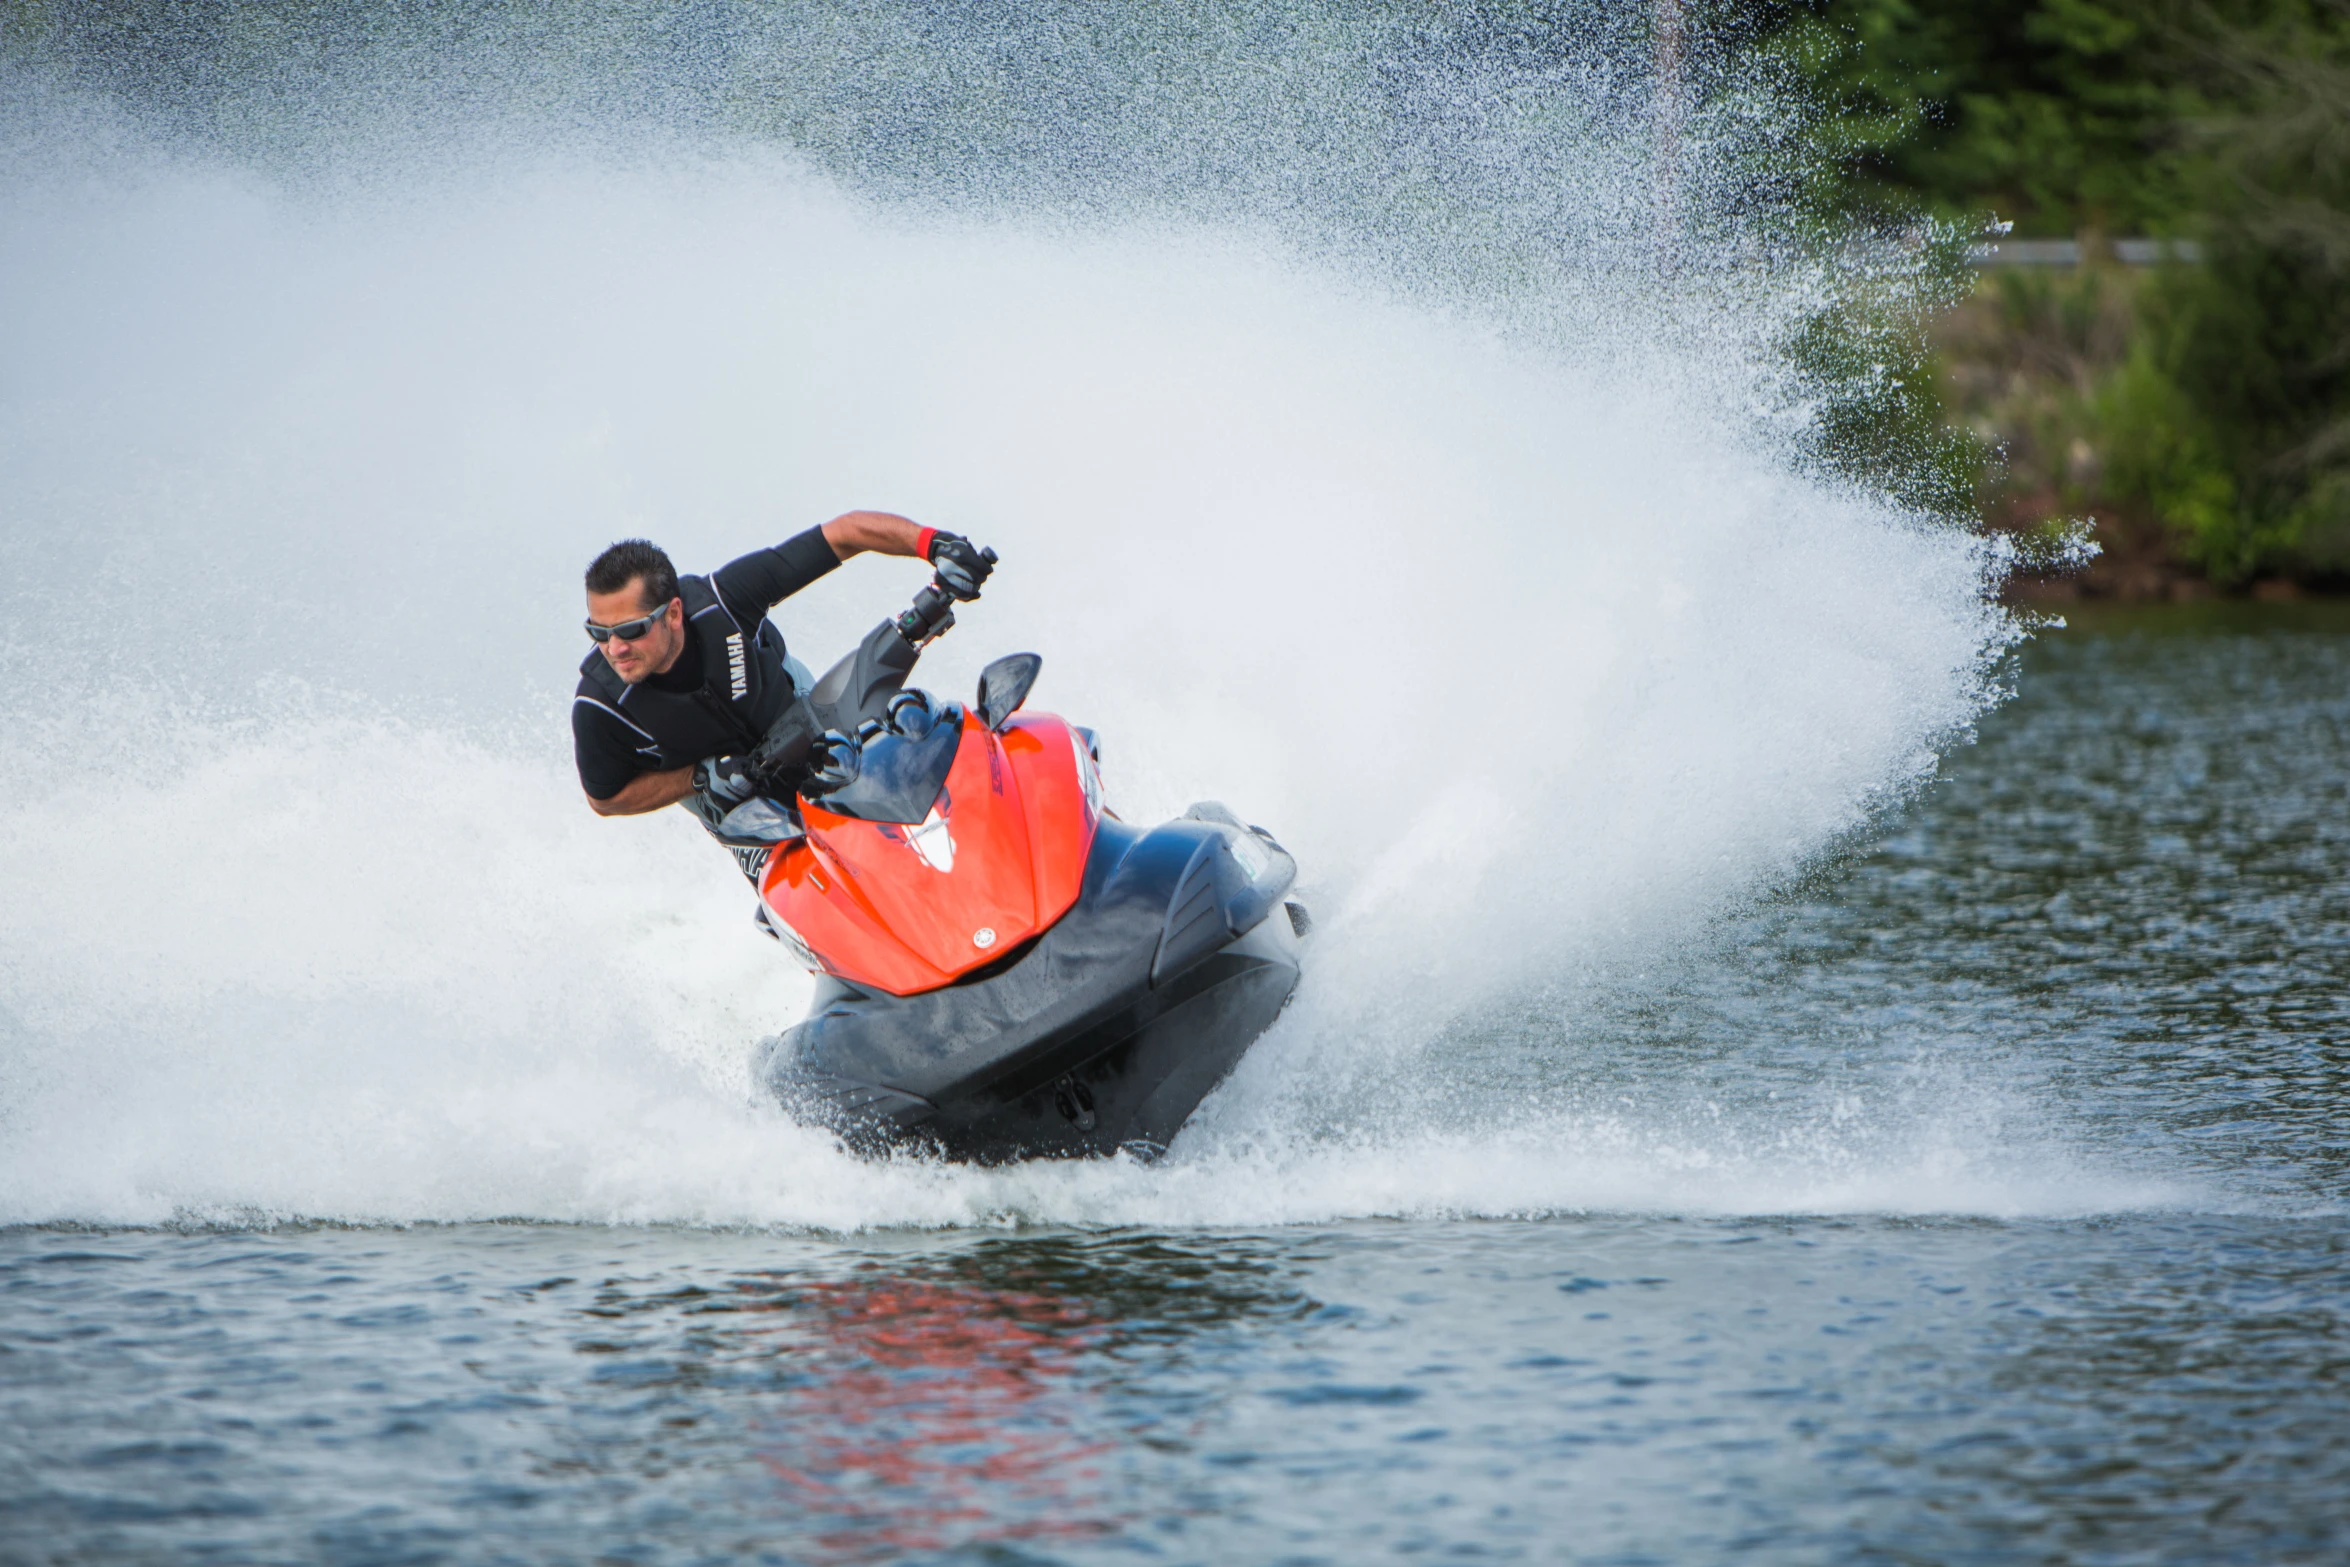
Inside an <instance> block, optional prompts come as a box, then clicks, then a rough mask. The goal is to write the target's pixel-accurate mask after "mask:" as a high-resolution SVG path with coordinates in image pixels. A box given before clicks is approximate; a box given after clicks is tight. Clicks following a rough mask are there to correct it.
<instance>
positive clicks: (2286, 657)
mask: <svg viewBox="0 0 2350 1567" xmlns="http://www.w3.org/2000/svg"><path fill="white" fill-rule="evenodd" d="M2076 618H2077V619H2080V620H2081V621H2082V624H2080V625H2078V626H2077V627H2076V628H2075V629H2073V630H2070V631H2065V632H2061V633H2053V634H2049V635H2046V636H2044V637H2043V638H2041V639H2040V640H2039V641H2038V642H2037V643H2036V644H2035V645H2033V646H2032V647H2030V648H2029V649H2028V650H2027V651H2026V653H2025V654H2024V656H2023V659H2022V665H2021V670H2020V678H2019V695H2018V696H2017V697H2016V698H2015V699H2014V700H2013V701H2012V702H2011V703H2009V704H2008V705H2007V706H2005V707H2004V708H2002V709H2000V710H1998V711H1997V712H1995V713H1993V714H1992V715H1990V717H1989V718H1988V719H1987V720H1986V721H1985V722H1984V725H1983V728H1982V734H1981V739H1980V742H1979V743H1978V744H1975V745H1973V746H1971V747H1967V748H1963V749H1960V750H1958V751H1956V752H1953V753H1952V754H1951V755H1950V756H1949V758H1948V759H1947V760H1946V762H1945V765H1944V770H1943V777H1942V779H1941V781H1940V782H1939V783H1938V784H1937V785H1936V786H1935V787H1934V788H1933V789H1931V790H1930V791H1929V792H1927V793H1926V794H1925V795H1924V796H1923V797H1922V798H1920V799H1919V800H1918V801H1917V802H1916V803H1915V804H1914V805H1913V806H1912V807H1911V808H1910V809H1909V810H1908V811H1907V812H1906V813H1904V814H1903V815H1901V816H1900V817H1899V818H1897V819H1896V820H1895V821H1894V822H1893V823H1892V825H1891V826H1890V828H1889V829H1888V830H1887V832H1886V834H1884V835H1882V837H1881V841H1877V842H1875V843H1873V844H1863V845H1857V846H1855V848H1854V850H1853V851H1852V853H1851V855H1850V856H1849V857H1848V858H1847V859H1846V860H1844V861H1843V862H1841V863H1839V864H1838V865H1836V866H1833V867H1830V868H1827V869H1824V870H1822V871H1821V872H1820V873H1819V874H1818V875H1817V876H1816V877H1815V878H1814V879H1813V880H1812V881H1811V882H1810V883H1808V884H1806V885H1805V886H1803V887H1801V888H1799V889H1797V890H1796V891H1795V892H1793V893H1791V894H1789V895H1787V896H1785V897H1783V898H1781V899H1779V900H1778V901H1775V902H1773V903H1771V904H1769V905H1767V906H1765V907H1761V908H1755V909H1750V910H1748V911H1746V912H1745V913H1744V914H1742V915H1740V916H1738V917H1737V918H1735V919H1732V920H1730V921H1728V922H1727V923H1726V924H1724V925H1723V926H1722V927H1721V928H1720V929H1718V930H1717V931H1716V932H1715V933H1714V935H1713V936H1712V938H1711V939H1709V941H1707V942H1706V943H1704V944H1702V945H1701V946H1699V947H1698V948H1696V949H1692V950H1687V951H1684V952H1683V954H1682V955H1681V956H1679V957H1677V958H1674V959H1672V960H1671V961H1669V962H1660V963H1657V964H1655V965H1652V966H1651V967H1649V968H1648V969H1646V970H1644V971H1641V972H1638V973H1619V974H1612V975H1606V976H1600V977H1591V976H1582V977H1578V978H1577V979H1576V980H1575V981H1574V983H1572V984H1568V983H1565V982H1564V981H1562V983H1561V985H1560V987H1559V990H1558V992H1557V993H1556V994H1550V995H1543V996H1539V997H1534V998H1531V999H1524V1000H1522V1001H1520V1002H1516V1003H1512V1005H1511V1006H1510V1007H1507V1008H1501V1009H1497V1010H1491V1011H1489V1012H1488V1013H1486V1014H1483V1015H1480V1016H1478V1017H1476V1018H1473V1019H1471V1020H1469V1021H1468V1022H1467V1023H1464V1024H1461V1025H1459V1026H1457V1027H1455V1028H1454V1029H1453V1031H1452V1032H1451V1033H1450V1034H1448V1035H1447V1036H1446V1038H1445V1039H1444V1040H1443V1041H1441V1042H1440V1043H1439V1044H1438V1045H1436V1046H1435V1047H1432V1049H1431V1050H1430V1051H1429V1052H1428V1053H1427V1055H1426V1056H1425V1057H1424V1058H1421V1059H1420V1060H1419V1061H1418V1063H1417V1064H1412V1063H1408V1062H1407V1063H1403V1064H1398V1063H1396V1062H1393V1061H1389V1062H1387V1063H1386V1064H1384V1065H1383V1066H1381V1067H1379V1068H1378V1069H1377V1071H1376V1072H1373V1073H1372V1076H1373V1077H1374V1078H1376V1077H1377V1074H1378V1072H1385V1073H1387V1074H1389V1075H1391V1076H1392V1077H1393V1078H1395V1079H1396V1080H1397V1081H1398V1082H1401V1081H1402V1080H1404V1079H1405V1078H1407V1077H1409V1078H1413V1079H1416V1080H1418V1081H1421V1082H1423V1083H1424V1084H1426V1085H1428V1086H1427V1099H1426V1104H1425V1107H1424V1114H1425V1117H1426V1118H1427V1119H1428V1121H1429V1122H1430V1124H1432V1125H1435V1126H1438V1127H1440V1128H1441V1127H1445V1126H1452V1125H1455V1124H1459V1123H1464V1122H1465V1121H1467V1120H1472V1119H1474V1118H1475V1117H1476V1116H1479V1115H1482V1116H1483V1117H1484V1118H1485V1119H1486V1121H1487V1122H1489V1123H1490V1122H1495V1121H1505V1122H1506V1121H1511V1117H1512V1115H1514V1114H1517V1112H1514V1111H1511V1110H1509V1109H1508V1107H1510V1106H1517V1107H1520V1108H1521V1109H1522V1110H1523V1114H1522V1115H1518V1118H1517V1119H1516V1120H1515V1121H1514V1122H1512V1124H1513V1125H1515V1126H1516V1127H1517V1130H1516V1131H1515V1132H1514V1133H1512V1134H1511V1135H1508V1136H1487V1137H1485V1138H1484V1139H1483V1140H1482V1141H1479V1140H1477V1139H1475V1138H1473V1137H1471V1138H1468V1140H1466V1141H1465V1142H1462V1143H1460V1144H1459V1145H1458V1146H1456V1147H1454V1151H1453V1153H1452V1155H1451V1157H1452V1158H1453V1159H1454V1160H1455V1161H1456V1163H1455V1165H1447V1166H1445V1167H1444V1168H1441V1169H1440V1168H1437V1167H1436V1164H1437V1162H1438V1153H1437V1151H1436V1150H1440V1149H1441V1148H1442V1147H1444V1146H1451V1145H1445V1144H1443V1143H1442V1140H1441V1139H1438V1140H1436V1141H1432V1142H1430V1141H1424V1142H1421V1143H1416V1144H1415V1143H1405V1144H1396V1145H1391V1146H1393V1147H1395V1148H1397V1149H1399V1150H1400V1151H1397V1152H1395V1153H1393V1155H1392V1157H1393V1158H1394V1159H1395V1160H1398V1161H1401V1162H1402V1163H1403V1165H1404V1166H1405V1167H1404V1168H1400V1169H1397V1170H1394V1171H1392V1172H1390V1181H1391V1185H1392V1186H1393V1188H1394V1189H1398V1190H1401V1189H1409V1188H1411V1187H1413V1186H1414V1184H1415V1182H1418V1183H1419V1185H1420V1186H1421V1187H1422V1188H1424V1189H1426V1190H1430V1191H1434V1192H1436V1193H1437V1194H1438V1195H1436V1196H1435V1197H1433V1198H1429V1199H1426V1200H1423V1201H1417V1202H1383V1201H1382V1200H1381V1199H1380V1198H1379V1197H1378V1196H1377V1195H1376V1190H1374V1192H1373V1195H1371V1196H1369V1197H1365V1198H1362V1199H1360V1200H1359V1201H1358V1202H1357V1203H1356V1205H1355V1206H1356V1211H1359V1212H1360V1213H1361V1214H1362V1216H1361V1217H1356V1218H1352V1219H1344V1220H1333V1219H1329V1218H1320V1219H1306V1220H1301V1222H1297V1223H1292V1224H1260V1223H1247V1224H1238V1225H1234V1224H1220V1223H1217V1222H1215V1221H1214V1219H1213V1217H1212V1216H1195V1217H1194V1218H1193V1219H1191V1220H1190V1221H1186V1222H1168V1223H1150V1222H1136V1221H1135V1220H1134V1219H1133V1217H1132V1213H1133V1212H1136V1211H1144V1210H1147V1208H1148V1199H1149V1196H1150V1192H1151V1187H1152V1183H1154V1182H1156V1183H1165V1184H1167V1185H1170V1186H1172V1185H1177V1184H1179V1183H1181V1182H1183V1181H1184V1180H1185V1179H1186V1178H1187V1172H1186V1167H1185V1163H1184V1150H1183V1149H1182V1148H1181V1147H1180V1146H1179V1147H1178V1150H1177V1154H1176V1156H1175V1158H1174V1159H1172V1160H1171V1161H1170V1163H1169V1165H1168V1166H1167V1167H1165V1168H1164V1169H1162V1170H1159V1171H1126V1172H1121V1173H1119V1175H1118V1177H1117V1178H1118V1179H1119V1180H1120V1181H1121V1182H1123V1183H1125V1184H1124V1185H1122V1186H1121V1187H1120V1188H1119V1189H1120V1190H1121V1191H1122V1192H1123V1193H1125V1194H1126V1195H1125V1197H1124V1199H1122V1200H1124V1201H1125V1203H1126V1206H1127V1209H1128V1210H1130V1211H1129V1214H1128V1218H1127V1219H1126V1220H1125V1221H1124V1222H1114V1223H1107V1222H1106V1223H1101V1224H1082V1223H1071V1222H1065V1221H1066V1219H1067V1217H1068V1213H1067V1211H1066V1209H1063V1210H1058V1211H1059V1212H1060V1213H1061V1219H1060V1220H1056V1218H1055V1213H1056V1211H1057V1210H1055V1209H1054V1207H1053V1205H1052V1204H1050V1203H1046V1204H1042V1205H1037V1204H1031V1205H1029V1206H1027V1207H1025V1208H1023V1207H1022V1205H1021V1204H1019V1203H1011V1204H1009V1205H1007V1206H1006V1207H1005V1208H1004V1210H1003V1211H1002V1212H1000V1213H999V1214H998V1215H997V1217H996V1218H995V1220H994V1221H993V1222H992V1223H988V1224H982V1225H980V1226H978V1227H964V1228H951V1229H923V1228H882V1229H877V1230H870V1231H866V1232H864V1233H846V1234H828V1233H821V1232H810V1231H806V1230H788V1229H787V1230H767V1229H741V1228H693V1227H674V1226H660V1225H647V1226H639V1227H628V1226H619V1227H603V1226H595V1225H580V1224H551V1223H532V1222H519V1221H518V1222H509V1223H474V1224H419V1225H412V1226H373V1227H370V1226H346V1225H336V1224H322V1223H304V1222H289V1221H286V1220H284V1219H283V1218H280V1219H277V1220H275V1221H273V1222H267V1223H255V1224H251V1225H236V1224H228V1223H221V1222H218V1216H217V1215H215V1216H214V1220H213V1222H196V1221H195V1220H194V1219H192V1218H191V1219H190V1220H189V1221H188V1222H185V1223H183V1224H180V1225H176V1226H167V1227H161V1228H152V1227H150V1228H121V1227H109V1226H108V1225H103V1224H100V1225H78V1226H63V1227H60V1226H31V1227H18V1228H14V1229H10V1230H7V1231H5V1232H0V1413H4V1414H5V1421H4V1423H0V1557H5V1558H6V1559H7V1560H9V1561H16V1562H67V1561H77V1562H78V1561H110V1562H128V1561H173V1562H186V1561H205V1562H280V1561H282V1562H312V1561H336V1562H383V1563H395V1562H398V1563H412V1562H413V1563H421V1562H434V1561H468V1562H473V1561H533V1562H537V1561H567V1562H569V1561H576V1562H591V1561H612V1562H656V1561H657V1562H699V1561H777V1562H800V1561H807V1562H829V1561H901V1560H938V1561H967V1562H974V1563H976V1562H992V1563H1016V1562H1114V1561H1170V1562H1189V1561H1197V1562H1226V1561H1251V1562H1257V1561H1262V1562H1276V1561H1278V1562H1291V1561H1294V1562H1318V1561H1328V1562H1350V1561H1359V1560H1366V1559H1387V1558H1400V1557H1420V1558H1429V1559H1444V1560H1454V1559H1461V1560H1502V1561H1576V1562H1594V1563H1599V1562H1610V1563H1636V1562H1637V1563H1646V1562H1656V1563H1685V1562H1706V1561H1722V1560H1729V1559H1733V1558H1735V1559H1737V1560H1739V1561H1741V1562H1786V1563H1818V1562H1870V1563H1877V1562H1884V1563H1894V1562H1967V1561H1980V1562H2015V1561H2064V1562H2116V1563H2119V1562H2139V1561H2240V1562H2263V1563H2267V1562H2297V1561H2307V1562H2331V1561H2339V1560H2342V1559H2344V1558H2345V1557H2350V1501H2346V1500H2345V1499H2346V1498H2350V1215H2346V1213H2345V1207H2344V1202H2343V1198H2344V1188H2345V1181H2346V1179H2350V1113H2346V1105H2350V1098H2346V1089H2350V616H2345V615H2343V614H2341V613H2340V612H2338V611H2335V610H2331V609H2326V608H2304V609H2289V608H2288V609H2263V610H2252V609H2248V608H2215V609H2194V610H2166V611H2161V612H2145V613H2141V614H2135V615H2131V614H2105V615H2101V616H2095V617H2076ZM1366 1070H1369V1069H1368V1068H1367V1069H1366ZM1472 1130H1473V1128H1472ZM15 1131H16V1133H18V1134H21V1132H22V1131H23V1129H22V1128H17V1129H15ZM1328 1135H1329V1136H1331V1137H1332V1138H1333V1139H1335V1140H1336V1141H1337V1142H1339V1143H1343V1142H1344V1140H1345V1135H1346V1134H1345V1133H1344V1131H1343V1129H1334V1130H1332V1131H1330V1132H1329V1134H1328ZM1561 1144H1564V1145H1566V1146H1563V1147H1562V1146H1560V1145H1561ZM1537 1145H1540V1146H1541V1151H1542V1155H1543V1156H1544V1157H1547V1158H1550V1159H1553V1160H1558V1159H1565V1160H1568V1161H1569V1162H1574V1161H1577V1160H1580V1161H1582V1167H1583V1168H1584V1169H1585V1170H1586V1172H1587V1175H1588V1178H1587V1179H1586V1180H1585V1182H1584V1185H1583V1187H1582V1188H1580V1189H1581V1190H1583V1191H1584V1192H1585V1193H1586V1195H1585V1196H1584V1197H1583V1198H1582V1199H1580V1200H1576V1201H1560V1200H1558V1199H1557V1198H1556V1197H1555V1196H1551V1197H1545V1196H1544V1195H1543V1192H1544V1191H1545V1190H1546V1189H1547V1188H1544V1187H1543V1186H1542V1183H1540V1182H1538V1181H1537V1182H1534V1183H1532V1184H1531V1185H1530V1186H1529V1188H1528V1191H1529V1192H1530V1193H1531V1195H1528V1196H1525V1197H1523V1198H1519V1199H1513V1198H1512V1197H1511V1196H1510V1192H1511V1191H1512V1190H1513V1188H1512V1185H1511V1181H1510V1170H1509V1168H1508V1166H1509V1165H1510V1163H1511V1161H1513V1160H1515V1159H1520V1158H1531V1157H1532V1155H1531V1153H1530V1152H1529V1150H1532V1149H1534V1148H1535V1147H1536V1146H1537ZM1415 1159H1421V1160H1427V1161H1429V1166H1428V1167H1427V1168H1425V1169H1419V1168H1415V1167H1413V1166H1412V1161H1413V1160H1415ZM1460 1160H1468V1161H1470V1162H1472V1163H1479V1164H1480V1168H1481V1171H1482V1185H1481V1186H1479V1185H1478V1184H1477V1182H1476V1181H1475V1180H1472V1179H1471V1178H1470V1177H1468V1176H1464V1175H1463V1173H1462V1172H1461V1170H1460V1169H1459V1168H1457V1162H1458V1161H1460ZM1357 1168H1358V1170H1359V1169H1360V1168H1361V1166H1360V1165H1358V1166H1357ZM1588 1172H1598V1173H1588ZM1790 1172H1793V1173H1790ZM1889 1172H1891V1173H1889ZM1228 1178H1229V1177H1228ZM1448 1183H1449V1187H1448ZM1361 1184H1363V1185H1365V1186H1366V1187H1368V1188H1376V1183H1372V1182H1368V1181H1366V1182H1363V1183H1361ZM1450 1187H1459V1188H1461V1189H1470V1188H1474V1189H1477V1190H1481V1191H1483V1192H1485V1193H1486V1196H1485V1197H1484V1198H1482V1199H1481V1200H1478V1201H1474V1202H1470V1201H1461V1202H1449V1203H1448V1201H1447V1199H1445V1198H1444V1197H1443V1195H1442V1193H1443V1192H1444V1191H1445V1190H1447V1189H1449V1188H1450ZM1611 1194H1612V1195H1611ZM1181 1206H1182V1205H1181V1204H1179V1203H1177V1204H1171V1207H1174V1208H1180V1207H1181ZM1340 1206H1341V1207H1342V1208H1343V1207H1344V1205H1343V1204H1341V1205H1340ZM1382 1215H1387V1216H1382Z"/></svg>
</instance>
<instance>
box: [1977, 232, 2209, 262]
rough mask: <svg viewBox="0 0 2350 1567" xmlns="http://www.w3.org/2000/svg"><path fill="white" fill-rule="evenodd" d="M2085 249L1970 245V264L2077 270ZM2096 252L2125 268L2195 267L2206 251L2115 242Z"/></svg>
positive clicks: (2028, 242) (2006, 242)
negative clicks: (2165, 264) (2179, 264)
mask: <svg viewBox="0 0 2350 1567" xmlns="http://www.w3.org/2000/svg"><path fill="white" fill-rule="evenodd" d="M2083 248H2084V247H2083V246H2082V244H2081V242H2080V241H2079V240H2077V239H2003V240H2000V241H1998V242H1996V243H1994V244H1988V245H1969V246H1968V247H1967V260H1968V261H1970V262H1972V263H1973V264H1974V265H1976V266H1978V267H2077V266H2079V265H2080V264H2081V254H2082V250H2083ZM2096 248H2098V249H2103V250H2105V251H2107V252H2108V253H2109V254H2110V255H2111V257H2112V259H2114V260H2115V261H2118V262H2120V263H2121V264H2122V265H2123V266H2126V267H2153V266H2160V265H2161V264H2162V263H2163V262H2165V261H2179V262H2185V263H2186V264H2188V265H2190V266H2192V265H2193V264H2195V263H2196V262H2198V261H2201V260H2202V259H2203V247H2202V246H2201V245H2198V244H2197V243H2195V241H2193V240H2191V239H2116V240H2108V241H2105V242H2104V243H2103V244H2102V245H2100V246H2097V247H2096Z"/></svg>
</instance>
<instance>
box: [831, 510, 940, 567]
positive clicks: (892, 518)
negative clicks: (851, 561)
mask: <svg viewBox="0 0 2350 1567" xmlns="http://www.w3.org/2000/svg"><path fill="white" fill-rule="evenodd" d="M925 531H926V530H924V529H923V528H921V527H919V526H917V525H916V524H915V523H914V521H913V520H912V519H911V518H907V517H901V516H899V515H898V514H897V513H896V512H889V511H844V512H842V513H841V514H840V515H839V516H837V517H835V518H833V519H832V520H831V521H830V522H828V523H826V524H825V525H824V542H825V543H827V544H829V545H831V546H832V553H833V554H835V555H838V556H839V557H840V558H841V559H842V560H847V559H848V558H849V557H850V556H851V555H862V554H864V553H865V551H867V550H872V551H873V552H874V553H875V554H879V555H911V556H913V557H914V558H916V559H917V560H919V559H920V558H921V556H922V546H923V544H924V542H925V540H924V539H923V533H924V532H925Z"/></svg>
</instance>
